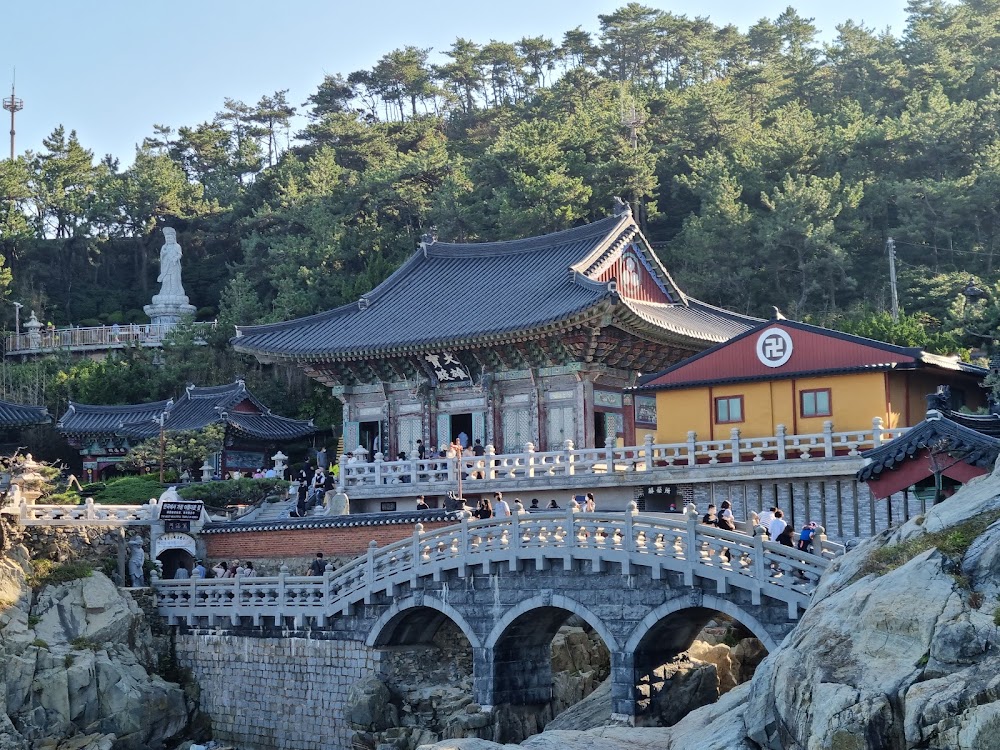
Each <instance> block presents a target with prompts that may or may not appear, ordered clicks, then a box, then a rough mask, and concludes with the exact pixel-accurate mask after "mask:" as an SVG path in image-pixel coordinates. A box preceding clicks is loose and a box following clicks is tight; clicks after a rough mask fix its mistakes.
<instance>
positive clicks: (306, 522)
mask: <svg viewBox="0 0 1000 750" xmlns="http://www.w3.org/2000/svg"><path fill="white" fill-rule="evenodd" d="M462 518H463V513H462V511H457V510H444V509H443V508H431V509H429V510H410V511H405V510H400V511H396V510H394V511H389V512H384V513H354V514H350V515H346V516H309V517H308V518H277V519H274V520H272V521H214V522H212V523H207V524H205V526H204V527H203V528H202V530H201V532H200V533H202V534H238V533H240V532H245V531H284V530H286V529H291V530H301V529H330V528H358V529H360V528H363V527H365V526H393V525H397V524H406V525H412V524H415V523H434V522H439V521H451V522H453V523H458V522H460V521H461V520H462Z"/></svg>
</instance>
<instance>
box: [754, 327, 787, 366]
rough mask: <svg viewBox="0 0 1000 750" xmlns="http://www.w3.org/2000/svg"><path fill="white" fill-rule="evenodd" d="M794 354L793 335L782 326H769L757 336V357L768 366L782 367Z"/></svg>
mask: <svg viewBox="0 0 1000 750" xmlns="http://www.w3.org/2000/svg"><path fill="white" fill-rule="evenodd" d="M791 356H792V337H791V336H790V335H789V334H788V331H786V330H784V329H782V328H768V329H767V330H766V331H763V332H762V333H761V334H760V336H758V337H757V359H758V360H760V362H761V364H763V365H766V366H767V367H781V366H782V365H783V364H785V363H786V362H787V361H788V360H789V359H791Z"/></svg>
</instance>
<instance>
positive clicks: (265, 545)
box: [202, 521, 454, 560]
mask: <svg viewBox="0 0 1000 750" xmlns="http://www.w3.org/2000/svg"><path fill="white" fill-rule="evenodd" d="M453 523H454V521H437V522H434V521H432V522H428V523H425V524H424V531H432V530H434V529H441V528H444V527H445V526H451V525H452V524H453ZM413 526H414V524H409V523H407V524H384V525H379V526H347V527H343V526H340V527H326V528H322V527H321V528H315V529H280V530H274V531H239V532H231V533H226V534H205V535H204V536H203V537H202V538H203V540H204V542H205V554H206V556H207V557H208V558H209V559H211V560H216V559H222V560H233V559H238V560H266V559H276V558H277V559H282V558H284V559H296V558H308V559H311V558H312V557H313V556H314V555H315V554H316V553H317V552H322V553H323V555H324V556H326V557H335V558H353V557H357V556H358V555H363V554H364V553H365V552H366V551H367V550H368V543H369V542H370V541H372V540H374V541H376V542H378V546H379V547H384V546H386V545H387V544H392V543H393V542H397V541H399V540H400V539H405V538H407V537H411V536H413Z"/></svg>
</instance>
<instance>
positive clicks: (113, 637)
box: [32, 573, 143, 644]
mask: <svg viewBox="0 0 1000 750" xmlns="http://www.w3.org/2000/svg"><path fill="white" fill-rule="evenodd" d="M32 614H33V615H34V616H35V617H37V618H38V622H37V624H36V625H35V636H36V637H37V638H41V639H42V640H43V641H46V642H47V643H72V642H74V641H77V642H82V641H86V642H87V643H98V644H99V643H111V642H114V643H124V644H134V643H135V638H134V637H133V633H132V629H133V627H134V626H135V625H136V624H138V622H137V621H142V619H143V615H142V611H141V610H140V609H139V605H137V604H136V603H135V601H134V600H133V599H132V598H131V597H128V596H122V595H121V593H120V592H119V591H118V588H117V587H116V586H115V584H114V583H112V582H111V580H110V579H109V578H107V576H104V575H101V574H100V573H97V574H93V575H90V576H87V577H86V578H78V579H77V580H75V581H69V582H68V583H64V584H61V585H58V586H46V587H45V588H44V589H42V591H41V593H39V594H38V598H37V600H36V602H35V606H34V607H33V608H32Z"/></svg>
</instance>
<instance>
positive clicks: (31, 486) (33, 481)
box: [10, 453, 45, 505]
mask: <svg viewBox="0 0 1000 750" xmlns="http://www.w3.org/2000/svg"><path fill="white" fill-rule="evenodd" d="M38 469H39V464H38V462H36V461H35V460H34V459H33V458H32V457H31V454H30V453H29V454H27V455H26V456H25V457H24V461H22V462H21V463H20V464H18V465H17V466H16V467H15V468H14V470H13V471H12V472H11V478H10V484H11V487H15V486H16V487H17V488H18V491H16V492H15V493H14V494H15V496H17V497H19V498H20V499H21V500H24V501H25V502H26V503H28V505H34V504H35V500H37V499H38V498H39V497H41V495H42V487H43V485H44V484H45V477H44V476H42V474H41V473H40V472H39V471H38Z"/></svg>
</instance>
